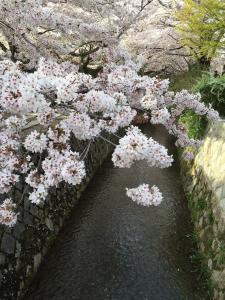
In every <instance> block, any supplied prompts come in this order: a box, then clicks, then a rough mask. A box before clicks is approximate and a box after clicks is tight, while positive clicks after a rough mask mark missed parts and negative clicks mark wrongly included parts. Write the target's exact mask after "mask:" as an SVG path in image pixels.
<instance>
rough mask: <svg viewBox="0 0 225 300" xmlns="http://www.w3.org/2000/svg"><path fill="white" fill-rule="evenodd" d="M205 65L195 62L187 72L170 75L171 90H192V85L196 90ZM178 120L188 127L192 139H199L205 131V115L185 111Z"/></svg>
mask: <svg viewBox="0 0 225 300" xmlns="http://www.w3.org/2000/svg"><path fill="white" fill-rule="evenodd" d="M205 71H206V67H204V66H202V65H200V64H195V65H192V66H191V67H190V69H189V71H187V72H182V73H178V74H175V75H173V76H171V78H170V82H171V90H173V91H175V92H178V91H180V90H182V89H186V90H188V91H190V92H191V91H193V86H194V89H195V90H196V91H198V89H197V85H198V83H199V82H200V81H201V78H202V76H203V74H204V73H205ZM180 121H181V122H182V123H183V124H185V126H186V127H187V129H188V135H189V137H191V138H194V139H200V138H202V136H203V135H204V133H205V130H206V127H207V121H206V118H205V117H201V116H197V115H196V114H195V113H193V112H192V111H187V112H185V113H184V115H183V116H182V117H181V119H180Z"/></svg>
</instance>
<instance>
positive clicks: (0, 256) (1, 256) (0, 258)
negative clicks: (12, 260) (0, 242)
mask: <svg viewBox="0 0 225 300" xmlns="http://www.w3.org/2000/svg"><path fill="white" fill-rule="evenodd" d="M4 263H5V254H3V253H0V266H1V265H4Z"/></svg>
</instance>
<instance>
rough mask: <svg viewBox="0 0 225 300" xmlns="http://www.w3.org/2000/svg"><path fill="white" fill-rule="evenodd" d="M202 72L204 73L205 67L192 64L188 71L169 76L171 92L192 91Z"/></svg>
mask: <svg viewBox="0 0 225 300" xmlns="http://www.w3.org/2000/svg"><path fill="white" fill-rule="evenodd" d="M204 71H206V67H204V66H202V65H200V64H194V65H192V66H190V69H189V70H188V71H186V72H181V73H178V74H175V75H173V76H171V78H170V84H171V90H172V91H175V92H178V91H180V90H183V89H185V90H188V91H192V89H193V85H195V84H196V82H197V81H198V80H199V78H201V76H202V73H203V72H204Z"/></svg>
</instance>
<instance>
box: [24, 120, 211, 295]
mask: <svg viewBox="0 0 225 300" xmlns="http://www.w3.org/2000/svg"><path fill="white" fill-rule="evenodd" d="M143 131H144V132H145V133H146V134H147V135H148V136H152V137H153V138H155V139H156V140H158V141H159V142H160V143H162V144H164V145H165V146H166V147H168V148H169V152H170V154H171V153H175V148H174V146H173V142H172V139H171V137H169V136H168V134H167V133H166V131H165V130H164V129H163V128H162V127H159V126H156V127H150V126H149V125H145V126H143ZM143 182H144V183H149V184H150V185H154V184H156V185H157V186H159V188H160V190H161V191H162V193H163V195H164V201H163V203H162V204H161V205H160V206H159V207H149V208H146V207H141V206H137V205H136V204H135V203H133V202H132V201H131V200H129V199H128V198H127V197H126V195H125V187H136V186H138V185H139V184H141V183H143ZM192 230H193V228H192V225H191V222H190V215H189V211H188V208H187V203H186V199H185V196H184V192H183V189H182V185H181V180H180V174H179V165H178V163H175V164H174V165H173V166H172V167H171V168H168V169H164V170H159V169H155V168H149V167H148V166H147V165H146V163H145V162H143V163H138V164H137V165H135V166H133V167H132V168H131V169H122V170H121V169H116V168H114V167H113V165H112V162H111V161H110V159H109V160H107V161H106V162H105V163H104V164H103V166H102V167H101V168H100V169H99V171H98V172H97V174H96V176H95V177H94V179H93V180H92V181H91V183H90V184H89V186H88V188H87V190H86V191H85V192H84V194H83V196H82V198H81V200H80V203H79V204H78V205H77V206H76V207H75V208H74V211H73V212H72V214H71V217H70V218H69V220H68V221H67V222H66V224H65V226H64V228H63V229H62V230H61V232H60V234H59V236H58V238H57V240H56V242H55V244H54V246H53V247H52V249H51V250H50V251H49V253H48V255H47V256H46V258H45V260H44V262H43V263H42V265H41V267H40V270H39V272H38V274H37V276H36V278H35V280H34V281H33V283H32V285H31V287H30V290H29V292H28V293H27V295H26V296H25V298H24V300H31V299H32V300H34V299H36V300H50V299H52V300H69V299H72V300H108V299H110V300H183V299H184V300H186V299H188V300H189V299H190V300H194V299H197V300H202V299H207V297H206V294H205V292H204V289H203V283H202V282H201V281H202V278H201V276H200V273H199V269H198V267H196V265H195V264H193V263H192V261H191V255H192V254H193V251H194V249H193V243H192Z"/></svg>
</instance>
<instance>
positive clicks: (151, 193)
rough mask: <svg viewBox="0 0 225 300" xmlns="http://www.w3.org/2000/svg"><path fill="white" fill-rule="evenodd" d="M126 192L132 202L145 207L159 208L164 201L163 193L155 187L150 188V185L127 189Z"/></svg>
mask: <svg viewBox="0 0 225 300" xmlns="http://www.w3.org/2000/svg"><path fill="white" fill-rule="evenodd" d="M126 191H127V196H128V197H129V198H131V200H132V201H134V202H137V204H141V205H143V206H151V205H154V206H158V205H159V204H160V203H161V202H162V200H163V197H162V194H161V192H160V191H159V189H158V188H157V186H155V185H153V186H152V187H151V188H149V185H148V184H141V185H139V187H137V188H133V189H126Z"/></svg>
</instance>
